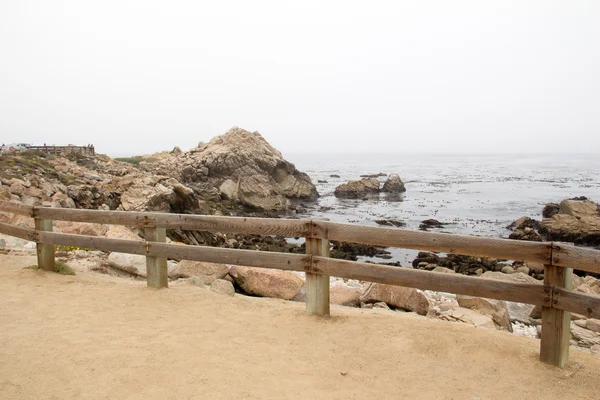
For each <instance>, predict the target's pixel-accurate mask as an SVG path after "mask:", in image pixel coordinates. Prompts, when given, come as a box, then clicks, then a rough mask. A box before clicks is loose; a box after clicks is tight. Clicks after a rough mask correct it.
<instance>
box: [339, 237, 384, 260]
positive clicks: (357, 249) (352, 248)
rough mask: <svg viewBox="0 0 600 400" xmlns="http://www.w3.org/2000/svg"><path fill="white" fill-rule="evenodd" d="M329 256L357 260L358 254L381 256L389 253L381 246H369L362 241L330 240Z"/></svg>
mask: <svg viewBox="0 0 600 400" xmlns="http://www.w3.org/2000/svg"><path fill="white" fill-rule="evenodd" d="M331 243H332V248H331V254H330V256H331V257H332V258H337V259H341V260H352V261H356V260H358V256H366V257H383V256H387V255H389V254H390V252H389V251H387V250H385V249H384V248H383V247H377V246H371V245H368V244H362V243H348V242H338V241H332V242H331Z"/></svg>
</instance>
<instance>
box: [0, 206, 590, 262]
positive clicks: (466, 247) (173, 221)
mask: <svg viewBox="0 0 600 400" xmlns="http://www.w3.org/2000/svg"><path fill="white" fill-rule="evenodd" d="M0 211H6V212H14V213H16V214H20V215H28V216H35V217H36V218H39V219H51V220H61V221H73V222H88V223H101V224H115V225H126V226H135V227H139V228H149V227H161V228H167V229H176V228H179V229H188V230H202V231H209V232H222V233H246V234H257V235H278V236H285V237H307V238H315V239H324V238H327V239H329V240H338V241H344V242H353V243H364V244H370V245H376V246H389V247H400V248H407V249H415V250H425V251H435V252H445V253H452V254H463V255H471V256H477V257H492V258H498V259H506V260H517V261H525V262H531V263H534V264H538V265H541V264H549V263H550V257H551V254H552V257H553V260H552V264H553V265H556V266H560V267H565V268H567V267H571V266H575V267H576V268H577V269H580V270H584V271H589V272H595V273H600V251H597V250H593V249H587V248H581V247H576V246H573V245H571V244H566V243H553V242H527V241H520V240H510V239H497V238H484V237H477V236H467V235H455V234H446V233H436V232H415V231H409V230H403V229H394V228H381V227H368V226H359V225H352V224H342V223H336V222H329V221H322V220H307V219H304V220H301V219H280V218H245V217H221V216H212V215H188V214H169V213H155V212H131V211H104V210H79V209H62V208H49V207H30V206H25V205H23V204H20V203H15V202H7V201H1V202H0Z"/></svg>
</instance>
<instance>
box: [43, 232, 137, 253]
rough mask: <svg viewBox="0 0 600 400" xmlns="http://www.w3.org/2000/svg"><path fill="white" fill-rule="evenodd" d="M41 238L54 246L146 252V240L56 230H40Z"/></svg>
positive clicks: (121, 251)
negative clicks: (112, 237)
mask: <svg viewBox="0 0 600 400" xmlns="http://www.w3.org/2000/svg"><path fill="white" fill-rule="evenodd" d="M39 239H40V241H41V242H42V243H46V244H51V245H54V246H59V245H63V246H75V247H81V248H87V249H96V250H102V251H118V252H120V253H130V254H144V255H145V254H146V242H142V241H138V240H123V239H109V238H105V237H98V236H83V235H72V234H69V233H54V232H39Z"/></svg>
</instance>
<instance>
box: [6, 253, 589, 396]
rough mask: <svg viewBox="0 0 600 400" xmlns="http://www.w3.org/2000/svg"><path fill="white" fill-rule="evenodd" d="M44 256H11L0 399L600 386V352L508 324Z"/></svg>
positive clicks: (454, 392)
mask: <svg viewBox="0 0 600 400" xmlns="http://www.w3.org/2000/svg"><path fill="white" fill-rule="evenodd" d="M31 264H35V257H33V256H30V255H29V256H14V255H3V256H0V399H234V398H236V399H308V398H310V399H380V398H381V399H383V398H385V399H470V400H472V399H548V398H552V399H600V357H598V356H594V355H592V354H589V353H585V352H582V351H577V350H574V349H572V350H571V362H570V364H569V366H568V368H566V369H565V370H561V369H558V368H554V367H550V366H547V365H544V364H542V363H540V362H538V360H537V358H538V346H539V342H538V341H537V340H534V339H530V338H525V337H519V336H515V335H511V334H508V333H505V332H499V331H490V330H485V329H476V328H473V327H470V326H467V325H464V324H458V323H450V322H444V321H438V320H433V319H427V318H425V317H420V316H417V315H414V314H408V313H400V312H393V311H387V310H360V309H350V308H345V307H333V308H332V317H331V318H315V317H308V316H305V315H304V314H303V304H301V303H293V302H286V301H282V300H274V299H259V298H249V297H244V296H238V295H236V296H235V297H234V298H231V297H226V296H223V295H219V294H216V293H213V292H211V291H210V290H208V289H202V288H198V287H194V286H187V285H173V286H172V287H171V288H170V289H168V290H153V289H148V288H146V287H145V284H144V282H136V281H131V280H125V279H121V278H116V277H111V276H105V275H100V274H92V273H81V274H79V275H77V276H61V275H57V274H54V273H46V272H43V271H33V270H23V269H22V268H23V267H24V266H27V265H31Z"/></svg>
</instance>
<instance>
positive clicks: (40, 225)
mask: <svg viewBox="0 0 600 400" xmlns="http://www.w3.org/2000/svg"><path fill="white" fill-rule="evenodd" d="M35 230H36V231H43V232H52V220H51V219H40V218H35ZM36 248H37V261H38V267H39V268H40V269H43V270H44V271H56V260H55V259H54V246H53V245H51V244H43V243H40V242H37V244H36Z"/></svg>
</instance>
